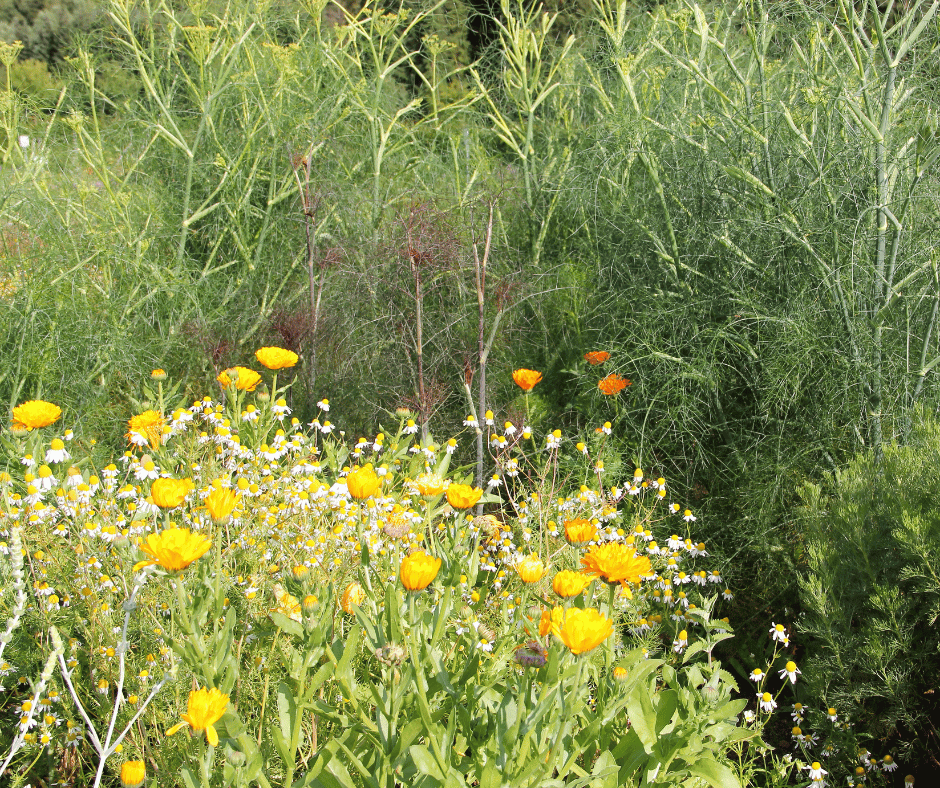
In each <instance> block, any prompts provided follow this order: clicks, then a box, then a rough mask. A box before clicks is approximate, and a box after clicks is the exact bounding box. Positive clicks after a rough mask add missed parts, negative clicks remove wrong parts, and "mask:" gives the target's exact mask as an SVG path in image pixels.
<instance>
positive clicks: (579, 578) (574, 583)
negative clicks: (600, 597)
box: [552, 569, 592, 599]
mask: <svg viewBox="0 0 940 788" xmlns="http://www.w3.org/2000/svg"><path fill="white" fill-rule="evenodd" d="M591 579H592V578H590V577H589V576H588V575H586V574H584V573H583V572H572V571H571V570H570V569H563V570H562V571H561V572H558V573H557V574H556V575H555V577H554V578H552V590H553V591H554V592H555V593H556V594H558V596H560V597H562V598H563V599H569V598H571V597H573V596H577V595H578V594H580V593H581V592H582V591H584V589H585V588H587V587H588V585H589V584H590V583H591Z"/></svg>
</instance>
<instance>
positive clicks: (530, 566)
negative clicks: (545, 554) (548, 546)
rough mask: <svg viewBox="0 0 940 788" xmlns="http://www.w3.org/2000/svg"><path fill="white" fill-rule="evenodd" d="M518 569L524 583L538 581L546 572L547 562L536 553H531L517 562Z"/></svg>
mask: <svg viewBox="0 0 940 788" xmlns="http://www.w3.org/2000/svg"><path fill="white" fill-rule="evenodd" d="M516 571H517V572H518V573H519V577H521V578H522V582H523V583H537V582H538V581H539V580H541V579H542V575H544V574H545V564H543V563H542V561H541V560H540V559H539V557H538V556H537V555H536V554H535V553H530V554H529V555H527V556H526V557H525V558H523V559H522V560H521V561H519V563H518V564H516Z"/></svg>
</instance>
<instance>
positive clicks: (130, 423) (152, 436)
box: [125, 410, 166, 449]
mask: <svg viewBox="0 0 940 788" xmlns="http://www.w3.org/2000/svg"><path fill="white" fill-rule="evenodd" d="M164 424H166V419H164V418H163V415H162V414H160V413H157V411H155V410H145V411H144V412H143V413H141V414H139V415H137V416H131V418H130V419H128V420H127V435H126V436H125V437H126V438H127V440H128V441H130V442H131V443H133V444H135V445H139V443H140V441H146V442H147V443H148V444H149V445H150V448H151V449H157V448H159V447H160V443H161V442H162V440H163V425H164ZM135 436H138V438H137V440H135V439H134V437H135Z"/></svg>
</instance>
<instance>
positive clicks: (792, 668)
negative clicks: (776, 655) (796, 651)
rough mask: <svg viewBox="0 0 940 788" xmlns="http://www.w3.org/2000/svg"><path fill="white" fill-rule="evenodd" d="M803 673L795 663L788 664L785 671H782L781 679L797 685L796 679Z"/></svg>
mask: <svg viewBox="0 0 940 788" xmlns="http://www.w3.org/2000/svg"><path fill="white" fill-rule="evenodd" d="M801 672H802V671H801V670H800V669H799V668H798V667H797V666H796V663H795V662H792V661H791V662H787V664H786V665H785V666H784V668H783V670H781V671H780V678H788V679H790V683H791V684H796V677H797V675H799V674H800V673H801Z"/></svg>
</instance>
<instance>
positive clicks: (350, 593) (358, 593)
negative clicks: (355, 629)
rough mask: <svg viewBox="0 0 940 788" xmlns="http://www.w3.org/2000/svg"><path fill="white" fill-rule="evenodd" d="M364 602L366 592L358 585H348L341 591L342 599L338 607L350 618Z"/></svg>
mask: <svg viewBox="0 0 940 788" xmlns="http://www.w3.org/2000/svg"><path fill="white" fill-rule="evenodd" d="M365 601H366V590H365V589H364V588H363V587H362V586H361V585H359V583H350V584H349V585H348V586H346V590H345V591H343V599H342V601H341V602H340V605H341V606H342V608H343V612H344V613H347V614H348V615H350V616H353V615H355V614H356V608H357V607H359V605H361V604H362V603H363V602H365Z"/></svg>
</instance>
